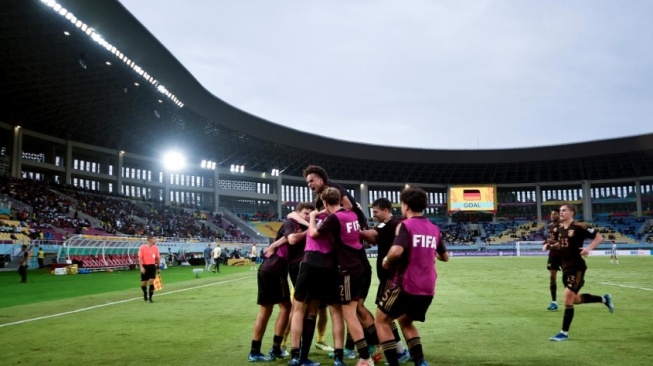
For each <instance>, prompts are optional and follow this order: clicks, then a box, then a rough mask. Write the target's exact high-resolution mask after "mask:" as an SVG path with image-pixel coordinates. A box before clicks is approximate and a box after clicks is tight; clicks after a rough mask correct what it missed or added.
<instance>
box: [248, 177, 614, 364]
mask: <svg viewBox="0 0 653 366" xmlns="http://www.w3.org/2000/svg"><path fill="white" fill-rule="evenodd" d="M303 175H304V178H305V179H306V183H307V185H308V187H309V188H310V189H311V190H312V191H313V193H314V194H315V204H313V203H300V204H298V205H297V207H296V210H295V212H293V213H291V214H290V215H289V216H288V218H287V220H286V221H285V222H284V224H283V226H282V227H281V228H280V229H279V232H278V235H277V238H276V240H275V242H274V243H273V244H271V245H270V246H269V247H268V249H267V252H266V259H265V261H264V262H263V263H262V264H261V266H260V268H259V270H258V275H257V277H258V278H257V280H258V298H257V303H258V304H259V305H260V311H259V314H258V317H257V319H256V322H255V325H254V331H253V336H252V343H251V350H250V353H249V355H248V361H250V362H266V361H272V360H275V359H283V358H285V357H288V356H290V361H288V365H289V366H300V365H301V366H316V365H319V363H315V362H313V361H311V360H310V359H309V358H308V356H309V352H310V349H311V343H312V341H313V336H314V333H315V328H316V324H318V334H319V337H318V344H316V346H317V345H319V348H322V349H325V348H326V347H328V346H326V345H325V344H324V343H323V337H324V332H325V330H324V329H323V328H324V327H325V326H326V322H325V321H324V316H325V315H324V314H325V313H326V312H325V311H324V309H326V308H328V310H329V313H330V315H331V320H332V331H333V341H334V348H333V352H332V353H331V354H330V356H331V357H333V365H334V366H344V365H345V363H344V359H346V358H350V359H351V358H356V353H355V352H354V348H355V349H356V351H358V358H359V360H358V361H357V363H356V365H357V366H371V365H374V362H378V361H379V360H380V359H381V358H382V357H384V356H385V359H386V364H388V365H391V366H396V365H399V363H401V362H405V361H407V360H410V359H412V360H413V362H414V363H415V365H418V366H421V365H427V363H426V361H425V360H424V352H423V349H422V343H421V339H420V335H419V331H418V330H417V328H416V327H415V325H414V321H420V322H423V321H425V318H426V312H427V310H428V308H429V306H430V304H431V302H432V300H433V296H434V294H435V283H436V279H437V272H436V267H435V261H436V259H438V260H441V261H445V262H446V261H448V260H449V255H448V253H447V248H446V245H445V244H444V243H443V242H442V238H441V233H440V229H439V228H438V227H437V225H435V224H433V223H431V221H430V220H429V219H428V218H426V217H425V216H423V211H424V209H426V207H427V204H428V202H427V195H426V192H425V191H424V190H422V189H421V188H418V187H414V186H409V187H407V188H405V189H404V190H403V191H402V192H401V196H400V200H401V212H402V215H403V219H402V220H400V219H397V218H395V217H393V215H392V203H391V202H390V201H389V200H387V199H385V198H380V199H378V200H376V201H374V202H373V204H372V212H373V216H374V219H375V220H376V225H375V226H374V227H373V228H368V227H367V219H366V218H365V215H364V214H363V212H362V210H361V208H360V206H358V205H357V203H356V201H355V200H354V198H353V197H352V196H351V194H350V193H349V192H347V190H346V189H345V188H344V187H342V186H341V185H339V184H337V183H334V182H331V181H329V179H328V176H327V173H326V171H325V170H324V169H323V168H321V167H319V166H316V165H310V166H308V167H307V168H306V169H305V170H304V174H303ZM575 211H576V209H575V208H574V206H573V205H571V204H563V205H562V206H561V207H560V209H554V210H553V211H552V213H551V220H552V221H551V224H550V225H549V228H548V233H549V235H548V238H547V240H545V242H544V246H543V249H544V250H549V253H550V255H549V261H548V264H547V268H548V269H549V270H550V271H551V282H550V289H551V296H552V303H551V304H550V306H549V308H548V309H549V310H556V309H557V303H556V297H555V296H556V291H557V286H556V273H557V271H558V270H559V269H560V268H561V269H562V271H563V278H562V280H563V283H564V285H565V290H564V307H565V308H564V316H563V324H562V330H561V331H560V332H559V333H558V334H556V335H555V336H553V337H551V338H550V339H551V340H552V341H565V340H567V339H568V337H569V335H568V334H569V333H568V332H569V328H570V326H571V322H572V320H573V317H574V305H577V304H583V303H603V304H604V305H605V306H606V307H607V308H608V310H609V311H610V312H613V311H614V304H613V302H612V298H611V296H610V295H609V294H606V295H603V296H597V295H592V294H588V293H583V294H580V293H579V292H580V289H581V288H582V287H583V285H584V283H585V279H584V277H585V272H586V270H587V265H586V263H585V260H584V259H583V257H585V256H587V255H589V253H590V252H591V250H593V249H594V248H596V246H598V245H599V244H600V243H601V242H602V241H603V237H602V236H601V234H599V233H597V232H596V231H595V230H594V229H593V228H591V227H588V226H587V225H586V224H585V223H581V222H576V221H574V214H575ZM585 239H590V240H591V243H590V244H589V245H588V246H587V247H583V242H584V240H585ZM364 242H366V243H370V244H376V245H377V247H378V260H377V268H376V273H377V276H378V279H379V288H378V290H377V293H376V301H375V302H376V305H377V309H376V314H375V316H373V315H372V313H371V312H370V311H369V310H368V309H367V308H366V307H365V304H364V302H365V298H366V297H367V295H368V291H369V288H370V286H371V282H372V268H371V265H370V263H369V261H368V259H367V255H366V253H365V247H364V245H363V243H364ZM288 277H290V281H291V283H292V286H293V288H294V293H293V294H291V292H290V286H289V284H288ZM275 305H278V306H279V314H278V317H277V319H276V323H275V326H274V337H273V342H272V348H271V349H270V351H269V352H268V353H267V354H264V353H262V352H261V345H262V339H263V336H264V333H265V329H266V327H267V324H268V321H269V319H270V316H271V314H272V311H273V309H274V306H275ZM318 314H321V318H322V321H320V322H318V321H317V319H318ZM395 321H397V322H398V323H399V328H400V329H401V331H402V333H403V335H404V339H405V340H406V345H404V344H403V343H402V341H401V339H400V337H399V331H398V327H397V325H396V323H397V322H395ZM320 324H321V325H322V326H321V327H320ZM345 325H346V329H347V332H346V333H347V343H346V344H345V327H344V326H345ZM320 328H322V329H320ZM288 335H289V336H290V343H291V348H290V353H287V351H286V350H285V349H284V348H283V345H285V339H286V337H288ZM406 346H407V348H406Z"/></svg>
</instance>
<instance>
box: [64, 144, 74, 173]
mask: <svg viewBox="0 0 653 366" xmlns="http://www.w3.org/2000/svg"><path fill="white" fill-rule="evenodd" d="M72 173H73V143H72V141H70V140H67V141H66V176H65V178H64V182H65V183H64V184H73V178H72Z"/></svg>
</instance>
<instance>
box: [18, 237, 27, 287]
mask: <svg viewBox="0 0 653 366" xmlns="http://www.w3.org/2000/svg"><path fill="white" fill-rule="evenodd" d="M18 257H19V258H20V263H19V264H18V274H19V275H20V282H21V283H26V282H27V265H28V263H29V252H28V251H27V245H25V244H23V245H22V246H21V247H20V254H18Z"/></svg>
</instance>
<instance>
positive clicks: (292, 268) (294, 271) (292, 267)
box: [288, 261, 301, 287]
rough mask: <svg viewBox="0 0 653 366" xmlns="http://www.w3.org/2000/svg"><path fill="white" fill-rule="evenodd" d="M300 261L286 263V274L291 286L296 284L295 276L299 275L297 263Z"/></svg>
mask: <svg viewBox="0 0 653 366" xmlns="http://www.w3.org/2000/svg"><path fill="white" fill-rule="evenodd" d="M300 263H301V261H297V262H293V263H288V276H289V277H290V282H291V283H292V286H293V287H295V286H297V276H298V275H299V264H300Z"/></svg>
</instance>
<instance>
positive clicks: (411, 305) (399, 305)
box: [376, 286, 433, 322]
mask: <svg viewBox="0 0 653 366" xmlns="http://www.w3.org/2000/svg"><path fill="white" fill-rule="evenodd" d="M432 301H433V296H428V295H411V294H408V293H406V292H404V291H403V290H402V289H401V288H400V287H399V286H392V287H390V288H388V289H386V291H385V293H384V294H383V296H382V297H381V298H380V299H377V301H376V305H377V306H378V308H379V310H381V311H382V312H383V313H385V314H386V315H388V316H389V317H391V318H393V319H397V318H399V317H400V316H402V315H406V316H407V317H408V318H410V319H412V320H415V321H418V322H423V321H424V320H426V311H427V310H428V309H429V306H431V302H432Z"/></svg>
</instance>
